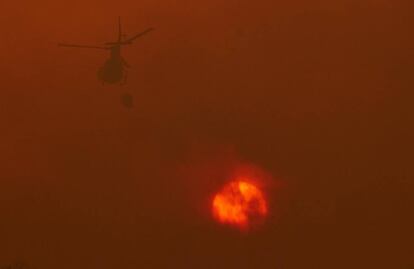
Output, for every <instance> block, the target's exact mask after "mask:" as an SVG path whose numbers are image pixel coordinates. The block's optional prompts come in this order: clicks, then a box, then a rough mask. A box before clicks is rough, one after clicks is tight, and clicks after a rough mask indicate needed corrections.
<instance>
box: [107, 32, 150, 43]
mask: <svg viewBox="0 0 414 269" xmlns="http://www.w3.org/2000/svg"><path fill="white" fill-rule="evenodd" d="M153 30H154V28H148V29H147V30H145V31H143V32H141V33H139V34H136V35H135V36H133V37H131V38H128V39H127V40H125V41H122V42H107V43H105V45H128V44H132V42H133V41H134V40H135V39H137V38H138V37H141V36H143V35H145V34H147V33H149V32H151V31H153Z"/></svg>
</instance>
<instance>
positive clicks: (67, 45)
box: [58, 43, 109, 50]
mask: <svg viewBox="0 0 414 269" xmlns="http://www.w3.org/2000/svg"><path fill="white" fill-rule="evenodd" d="M58 46H59V47H71V48H84V49H103V50H107V49H109V48H107V47H99V46H84V45H74V44H63V43H59V44H58Z"/></svg>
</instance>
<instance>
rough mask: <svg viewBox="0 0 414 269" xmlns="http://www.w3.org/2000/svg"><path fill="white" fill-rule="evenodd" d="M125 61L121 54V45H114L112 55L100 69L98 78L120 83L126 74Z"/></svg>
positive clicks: (103, 80)
mask: <svg viewBox="0 0 414 269" xmlns="http://www.w3.org/2000/svg"><path fill="white" fill-rule="evenodd" d="M125 69H126V65H125V61H124V59H123V58H122V56H121V47H120V46H119V45H117V46H113V47H112V48H111V49H110V57H109V59H108V60H106V61H105V63H104V64H103V65H102V67H101V68H99V70H98V78H99V79H100V80H101V81H102V82H103V83H108V84H115V83H120V82H122V80H123V79H124V78H125V76H126V70H125Z"/></svg>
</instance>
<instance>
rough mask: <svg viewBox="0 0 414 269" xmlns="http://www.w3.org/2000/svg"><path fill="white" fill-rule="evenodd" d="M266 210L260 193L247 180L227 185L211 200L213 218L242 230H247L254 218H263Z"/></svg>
mask: <svg viewBox="0 0 414 269" xmlns="http://www.w3.org/2000/svg"><path fill="white" fill-rule="evenodd" d="M267 210H268V209H267V203H266V200H265V197H264V195H263V193H262V191H261V190H260V189H259V188H258V187H257V186H255V185H254V184H253V183H250V182H249V181H248V180H236V181H232V182H230V183H228V184H227V185H225V186H224V188H223V189H222V190H221V191H220V192H219V193H217V194H216V195H215V196H214V199H213V215H214V217H215V218H216V219H217V220H218V221H220V222H221V223H225V224H230V225H234V226H238V227H239V228H242V229H244V228H248V227H249V226H250V222H251V221H252V220H253V219H254V218H257V217H261V218H262V217H265V216H266V215H267Z"/></svg>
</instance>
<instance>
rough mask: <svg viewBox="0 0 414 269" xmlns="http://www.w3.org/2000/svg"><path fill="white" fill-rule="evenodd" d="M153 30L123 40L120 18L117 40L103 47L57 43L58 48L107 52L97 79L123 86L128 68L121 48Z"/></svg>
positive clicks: (149, 29)
mask: <svg viewBox="0 0 414 269" xmlns="http://www.w3.org/2000/svg"><path fill="white" fill-rule="evenodd" d="M152 30H153V28H148V29H147V30H145V31H143V32H141V33H138V34H136V35H134V36H133V37H131V38H128V39H125V40H123V37H124V35H123V34H122V27H121V17H119V18H118V40H117V41H115V42H106V43H104V46H84V45H75V44H65V43H59V44H58V46H60V47H72V48H86V49H101V50H109V51H110V56H109V59H108V60H106V61H105V63H104V64H103V66H102V67H100V68H99V70H98V78H99V79H100V80H101V81H102V84H105V83H108V84H116V83H120V84H125V82H126V80H127V77H128V72H127V68H130V66H129V64H128V63H127V62H126V61H125V59H124V58H123V57H122V55H121V47H122V46H125V45H131V44H132V43H133V42H134V41H135V39H137V38H139V37H141V36H143V35H145V34H147V33H149V32H151V31H152Z"/></svg>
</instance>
